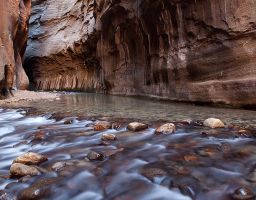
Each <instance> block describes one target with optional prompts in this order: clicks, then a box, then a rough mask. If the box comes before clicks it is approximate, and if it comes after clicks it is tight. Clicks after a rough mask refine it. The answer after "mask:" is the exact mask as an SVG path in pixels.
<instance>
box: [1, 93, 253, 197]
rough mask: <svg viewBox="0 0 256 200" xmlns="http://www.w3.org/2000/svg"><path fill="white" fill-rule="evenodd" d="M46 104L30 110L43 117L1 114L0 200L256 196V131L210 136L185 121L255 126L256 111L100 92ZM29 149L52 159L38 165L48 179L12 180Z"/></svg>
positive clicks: (19, 111)
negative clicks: (168, 125) (160, 128)
mask: <svg viewBox="0 0 256 200" xmlns="http://www.w3.org/2000/svg"><path fill="white" fill-rule="evenodd" d="M43 103H44V104H42V101H41V102H30V103H27V104H26V105H25V104H23V107H35V108H37V109H39V110H40V112H41V113H43V115H26V112H25V111H24V110H23V109H0V177H1V178H0V189H1V190H2V191H0V197H1V198H2V197H3V198H6V199H8V198H9V199H17V198H18V199H54V200H55V199H56V200H66V199H67V200H68V199H75V200H87V199H88V200H94V199H95V200H101V199H104V200H105V199H107V200H108V199H109V200H110V199H115V200H120V199H121V200H133V199H139V200H165V199H168V200H170V199H171V200H189V199H196V200H229V199H230V200H232V199H237V198H238V197H239V198H240V197H241V198H242V199H248V198H247V197H248V196H246V191H244V190H250V193H252V194H254V193H256V172H255V171H256V157H255V155H256V154H255V153H256V142H255V141H256V140H255V134H256V133H255V130H254V129H253V128H251V129H248V130H245V129H244V128H242V127H237V126H230V127H226V128H223V129H216V130H211V129H209V128H206V127H203V126H201V125H200V123H192V124H187V123H180V122H178V121H179V120H183V119H187V118H189V119H193V120H201V119H205V118H208V117H213V116H214V117H219V118H221V119H223V121H225V122H226V123H228V124H230V123H238V124H240V125H243V126H247V125H250V126H251V127H253V125H254V124H255V112H254V111H245V110H232V109H220V108H210V107H200V106H193V105H188V104H173V103H167V102H161V103H160V102H156V101H150V100H144V99H136V98H130V97H129V98H126V97H115V96H102V95H93V94H75V95H66V96H63V97H62V98H61V99H60V100H58V101H57V100H56V101H53V102H43ZM56 112H57V113H58V112H61V113H64V115H65V114H67V115H69V116H70V115H72V116H73V117H72V120H71V122H72V123H71V124H67V123H66V124H65V123H64V122H65V121H67V120H69V119H70V118H63V119H61V120H59V119H58V120H57V119H54V118H53V117H52V115H51V114H49V113H56ZM81 114H84V115H85V116H99V115H102V116H112V117H115V118H120V117H121V118H137V119H142V120H145V121H151V122H152V121H154V120H158V119H164V120H167V121H168V120H171V121H173V120H177V121H176V128H177V131H176V132H175V133H174V134H170V135H156V134H154V132H155V129H154V127H155V126H157V125H158V123H160V122H157V123H152V126H150V127H149V128H148V129H146V130H144V131H140V132H131V131H128V130H127V129H126V125H127V124H126V122H125V119H124V120H122V123H121V126H120V128H118V129H108V130H105V131H94V130H93V128H92V126H93V124H94V122H95V121H90V120H88V119H87V120H86V119H82V118H79V119H78V118H76V116H77V115H81ZM129 120H130V119H129ZM129 120H127V123H128V121H129ZM117 123H119V122H117ZM39 131H41V132H40V134H39V135H40V137H38V132H39ZM104 133H112V134H115V135H116V136H117V140H115V141H111V142H107V143H102V141H101V136H102V134H104ZM29 151H32V152H36V153H40V154H43V155H46V156H47V157H48V158H49V160H48V161H47V162H44V163H42V164H41V165H40V166H39V167H40V168H41V170H42V172H43V174H42V175H39V176H35V177H25V178H10V177H8V174H9V168H10V166H11V164H12V161H13V160H14V159H15V158H16V157H17V156H19V155H21V154H23V153H25V152H29ZM91 151H95V152H98V153H102V154H104V159H102V160H99V161H90V160H88V159H87V154H88V153H89V152H91ZM57 162H65V163H64V164H63V163H62V164H60V166H61V167H59V168H58V170H56V168H53V167H52V166H53V165H54V164H55V163H57ZM55 166H56V165H55ZM239 188H242V189H241V190H239V191H240V193H239V192H237V189H239ZM236 193H238V194H239V195H238V197H237V196H235V195H234V194H236ZM250 199H253V198H250Z"/></svg>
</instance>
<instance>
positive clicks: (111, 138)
mask: <svg viewBox="0 0 256 200" xmlns="http://www.w3.org/2000/svg"><path fill="white" fill-rule="evenodd" d="M101 140H102V141H114V140H117V137H116V135H114V134H110V133H105V134H103V135H102V136H101Z"/></svg>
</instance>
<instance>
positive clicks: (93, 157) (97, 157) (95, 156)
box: [87, 151, 104, 161]
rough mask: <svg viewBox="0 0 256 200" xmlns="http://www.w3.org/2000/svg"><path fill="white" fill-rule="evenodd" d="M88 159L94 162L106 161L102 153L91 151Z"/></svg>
mask: <svg viewBox="0 0 256 200" xmlns="http://www.w3.org/2000/svg"><path fill="white" fill-rule="evenodd" d="M87 158H88V159H89V160H90V161H94V160H100V161H102V160H103V159H104V155H103V154H101V153H97V152H95V151H91V152H89V153H88V155H87Z"/></svg>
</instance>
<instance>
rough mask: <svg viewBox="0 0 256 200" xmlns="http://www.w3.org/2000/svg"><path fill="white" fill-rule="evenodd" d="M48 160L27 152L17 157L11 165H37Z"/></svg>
mask: <svg viewBox="0 0 256 200" xmlns="http://www.w3.org/2000/svg"><path fill="white" fill-rule="evenodd" d="M47 160H48V158H47V157H46V156H43V155H41V154H37V153H33V152H28V153H25V154H23V155H21V156H19V157H17V158H16V159H15V160H14V161H13V163H21V164H25V165H38V164H40V163H42V162H45V161H47Z"/></svg>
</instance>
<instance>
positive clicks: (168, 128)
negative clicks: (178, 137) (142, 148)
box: [155, 123, 176, 134]
mask: <svg viewBox="0 0 256 200" xmlns="http://www.w3.org/2000/svg"><path fill="white" fill-rule="evenodd" d="M175 130H176V128H175V124H173V123H168V124H164V125H162V126H160V127H158V128H157V129H156V131H155V133H156V134H171V133H174V132H175Z"/></svg>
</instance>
